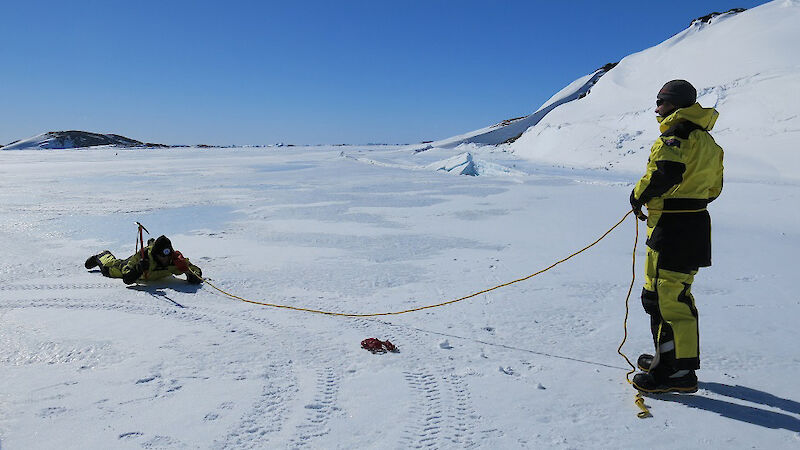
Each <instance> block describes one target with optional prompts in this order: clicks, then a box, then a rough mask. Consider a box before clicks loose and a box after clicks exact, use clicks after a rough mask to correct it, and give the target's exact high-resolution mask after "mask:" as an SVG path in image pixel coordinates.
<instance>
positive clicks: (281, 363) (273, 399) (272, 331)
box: [0, 284, 297, 448]
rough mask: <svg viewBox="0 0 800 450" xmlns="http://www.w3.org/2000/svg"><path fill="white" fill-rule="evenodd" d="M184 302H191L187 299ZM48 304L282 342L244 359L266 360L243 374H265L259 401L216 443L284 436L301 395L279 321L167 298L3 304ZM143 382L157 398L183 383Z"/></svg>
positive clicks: (237, 444)
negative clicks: (241, 317) (284, 354)
mask: <svg viewBox="0 0 800 450" xmlns="http://www.w3.org/2000/svg"><path fill="white" fill-rule="evenodd" d="M54 286H61V285H52V284H50V285H25V287H26V289H25V290H27V291H37V292H38V291H44V292H48V293H50V292H52V291H54V290H58V289H59V288H54ZM66 286H73V285H66ZM77 286H80V287H79V288H78V289H82V288H83V286H85V285H80V284H78V285H77ZM68 289H69V288H67V289H63V288H62V289H61V290H68ZM137 297H138V296H137ZM181 300H182V301H185V302H186V303H189V302H188V301H186V300H183V299H181ZM43 308H44V309H65V310H74V311H117V312H124V313H132V314H143V315H149V316H155V317H160V318H166V319H168V320H177V321H181V322H185V323H191V324H203V325H205V326H210V327H212V328H215V329H216V330H217V332H218V333H219V335H220V336H223V337H225V338H226V339H229V338H230V337H232V336H236V337H235V338H234V339H237V340H247V341H250V340H253V339H258V340H260V341H269V342H272V343H274V344H277V345H275V346H274V347H272V348H270V347H265V348H264V349H263V352H260V354H259V355H258V356H257V357H256V358H254V359H256V361H246V362H244V361H243V364H244V363H248V364H256V365H260V364H258V361H259V360H260V361H262V362H264V363H265V364H263V365H262V367H260V368H258V369H250V368H246V369H243V370H242V371H243V374H242V375H241V376H242V377H257V378H261V379H262V380H263V386H262V390H261V394H260V395H259V396H258V398H256V399H255V400H254V401H253V404H252V405H251V406H250V407H249V408H247V412H246V413H244V414H243V415H242V416H241V417H240V419H239V420H238V421H237V423H236V424H235V425H234V426H233V427H232V428H230V429H229V430H228V431H227V432H224V433H223V434H222V435H220V437H219V438H217V439H216V440H215V444H216V445H218V446H220V447H222V448H263V447H264V445H265V443H268V442H270V438H271V437H272V436H274V435H276V434H278V433H279V432H280V431H281V430H282V426H283V424H284V422H285V420H286V417H287V415H288V412H287V406H288V405H289V404H290V401H291V399H292V398H293V397H294V396H295V395H296V391H297V387H296V379H295V376H294V366H293V364H287V363H286V360H284V359H282V358H281V357H280V355H277V354H276V353H277V350H275V349H276V348H281V346H282V345H283V344H284V343H283V342H280V341H281V339H280V337H279V336H280V335H281V333H280V331H279V329H278V327H277V325H275V324H273V323H269V322H268V321H264V320H260V321H258V322H257V323H250V321H246V320H239V319H237V318H235V317H234V318H233V319H232V318H231V316H230V315H229V313H228V312H226V311H224V310H215V309H214V308H209V307H204V306H196V305H191V307H189V308H177V307H174V306H171V305H170V304H169V303H166V302H158V301H147V300H146V299H143V298H136V299H134V300H121V301H104V300H97V299H86V298H78V297H74V296H73V297H70V296H64V297H44V298H27V299H15V300H11V301H4V302H2V303H0V311H2V310H6V311H7V310H9V309H43ZM254 325H256V326H254ZM234 331H235V333H234ZM276 341H278V342H276ZM64 353H66V354H67V355H72V356H71V358H72V359H71V360H69V361H67V360H64V361H61V360H59V361H57V362H70V361H72V360H75V359H76V358H81V357H82V356H81V355H84V354H90V353H91V352H80V351H67V352H64ZM62 359H63V357H62ZM45 362H46V361H45ZM154 381H155V382H154ZM139 382H141V383H143V384H144V383H147V385H148V386H152V388H151V390H152V389H155V391H154V393H153V396H154V397H152V398H157V397H163V396H164V395H165V393H169V392H175V391H178V390H179V389H180V384H175V380H163V379H160V377H158V376H155V377H153V376H150V377H143V378H141V379H140V380H139V381H137V383H139ZM151 383H152V384H151ZM162 385H163V386H162ZM162 391H163V392H162ZM133 401H135V402H140V401H148V398H143V399H135V400H133ZM234 401H235V400H234V399H232V400H231V401H226V402H222V403H220V406H219V407H218V408H216V410H214V411H209V412H208V413H206V414H205V416H204V420H206V421H213V420H217V419H218V418H219V417H220V416H221V415H222V414H226V413H228V412H229V410H231V409H233V405H234ZM239 401H240V400H239ZM105 408H107V407H106V406H104V409H105ZM119 436H120V439H123V436H124V439H125V440H131V439H134V438H135V439H139V438H141V442H140V445H142V446H143V447H148V446H151V445H152V444H153V443H154V442H155V441H153V439H157V438H158V439H157V440H158V442H160V443H161V444H164V445H161V448H176V447H177V448H182V447H186V446H187V445H189V446H191V445H190V444H189V443H187V442H181V441H180V440H178V439H177V438H175V437H173V436H154V435H152V434H149V433H146V432H144V431H142V430H135V431H132V430H125V431H120V433H119ZM159 445H160V444H159Z"/></svg>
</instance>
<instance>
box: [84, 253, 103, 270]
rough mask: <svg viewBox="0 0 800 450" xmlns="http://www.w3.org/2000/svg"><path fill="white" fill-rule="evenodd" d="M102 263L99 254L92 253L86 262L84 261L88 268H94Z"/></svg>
mask: <svg viewBox="0 0 800 450" xmlns="http://www.w3.org/2000/svg"><path fill="white" fill-rule="evenodd" d="M99 265H100V261H98V260H97V255H92V256H90V257H88V258H86V262H85V263H83V266H84V267H86V268H87V269H94V268H95V267H97V266H99Z"/></svg>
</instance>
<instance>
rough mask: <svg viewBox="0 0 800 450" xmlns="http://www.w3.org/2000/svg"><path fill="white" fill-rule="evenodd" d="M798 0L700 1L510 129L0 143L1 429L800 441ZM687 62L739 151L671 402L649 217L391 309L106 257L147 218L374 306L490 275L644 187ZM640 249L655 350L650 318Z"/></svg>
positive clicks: (189, 438)
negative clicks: (292, 139) (32, 145)
mask: <svg viewBox="0 0 800 450" xmlns="http://www.w3.org/2000/svg"><path fill="white" fill-rule="evenodd" d="M798 11H800V3H799V2H797V1H787V0H781V1H776V2H772V3H769V4H767V5H764V6H761V7H759V8H755V9H753V10H751V11H747V12H745V13H742V14H738V15H732V16H723V17H719V18H715V19H714V20H712V22H711V23H710V24H695V25H692V27H690V29H688V30H687V31H685V32H683V33H680V34H678V35H676V36H675V37H673V38H671V39H669V40H667V41H666V42H664V43H663V44H661V45H659V46H656V47H654V48H652V49H648V50H645V51H643V52H640V53H637V54H635V55H631V56H629V57H628V58H625V59H624V60H623V61H622V62H621V63H620V64H619V65H618V66H617V67H615V68H614V69H612V70H611V71H610V72H608V73H607V74H606V75H604V76H603V77H602V78H600V79H599V81H598V82H597V84H596V85H595V86H594V87H593V88H592V90H591V93H590V94H589V95H588V96H586V97H584V98H582V99H580V100H574V101H570V102H567V103H564V104H562V105H560V106H558V107H556V108H555V109H553V110H552V111H551V112H549V113H548V114H547V115H546V116H544V118H543V119H542V120H541V121H540V122H538V123H537V124H536V125H535V126H533V127H532V128H530V129H529V130H528V132H527V133H525V134H524V135H523V136H522V137H521V138H520V139H519V140H518V141H516V142H515V143H514V144H510V145H509V144H506V145H500V146H482V145H479V144H478V143H476V142H469V141H463V142H460V143H458V144H456V145H455V146H447V148H445V146H436V145H431V146H428V147H426V148H425V149H424V150H423V151H419V150H422V149H421V148H419V147H420V146H396V147H391V146H375V147H358V148H354V147H344V148H342V147H284V148H272V149H263V148H262V149H256V148H231V149H200V148H184V149H157V150H127V149H118V148H114V147H107V148H95V149H89V150H82V151H78V152H76V151H70V150H48V151H38V150H20V151H14V152H0V180H2V181H0V183H1V184H0V211H2V214H0V244H2V248H3V250H4V251H3V256H4V258H2V259H0V378H2V379H3V380H4V382H3V383H2V384H0V448H3V449H17V448H19V449H39V448H42V449H52V448H58V449H62V448H63V449H71V448H75V449H86V448H97V449H101V448H102V449H105V448H142V447H144V448H170V449H172V448H175V449H177V448H301V447H302V448H326V449H327V448H341V449H352V448H358V449H362V448H380V449H383V448H400V449H407V448H502V449H513V448H642V447H643V446H644V447H646V448H665V449H666V448H675V447H680V448H770V449H772V448H798V447H799V446H800V380H798V378H797V377H795V376H794V373H795V372H796V371H797V367H798V365H799V364H800V351H798V348H797V338H796V335H797V333H796V331H795V329H796V324H797V321H798V317H799V316H800V294H798V290H797V288H796V286H795V284H796V283H795V282H794V276H793V275H792V273H794V272H795V267H796V254H797V250H798V248H800V232H798V230H800V212H798V209H797V207H796V205H798V204H799V203H800V170H798V167H799V166H800V164H798V162H800V161H798V157H797V152H796V150H795V146H794V141H796V138H797V130H798V129H800V126H798V120H800V119H798V116H797V115H796V105H797V104H798V102H797V95H798V94H797V92H798V89H796V87H797V86H798V82H800V75H798V74H799V73H800V70H798V68H800V60H798V56H797V51H796V43H797V42H800V39H799V38H800V36H798V30H800V26H798V24H800V15H799V14H800V13H798ZM733 55H735V58H734V57H733ZM678 77H680V78H687V79H690V80H691V81H692V82H693V83H695V85H696V86H698V88H699V89H700V91H701V93H702V98H701V103H702V104H703V105H704V106H711V105H716V107H717V108H718V109H719V110H720V113H721V115H720V119H719V122H718V124H717V127H718V128H717V129H716V130H715V132H714V136H715V137H716V138H717V140H718V142H720V143H721V144H722V145H723V147H724V148H725V150H726V180H725V190H724V191H723V193H722V196H721V197H720V198H719V199H718V200H716V201H715V202H714V203H713V204H712V205H711V207H710V210H711V213H712V216H713V220H714V225H713V229H714V232H713V238H714V241H713V242H714V244H713V246H714V255H713V257H714V266H713V267H711V268H707V269H703V270H701V271H700V274H699V275H698V276H697V279H696V282H695V284H694V286H693V293H694V294H695V296H696V299H697V302H698V308H699V311H700V317H701V322H700V326H701V351H702V354H701V358H702V369H701V370H700V371H699V372H698V376H699V378H700V381H701V383H700V391H699V392H698V393H696V394H693V395H674V396H672V395H667V396H659V397H657V398H648V399H647V400H646V404H647V405H648V406H649V407H650V408H651V411H652V413H653V417H652V418H650V419H639V418H637V417H636V412H637V411H638V410H637V409H636V408H635V406H634V404H633V390H632V389H631V387H630V386H629V385H628V384H627V383H626V382H625V373H626V363H625V362H624V360H623V359H622V358H621V357H620V356H619V355H617V353H616V349H617V346H618V345H619V343H620V341H621V339H622V335H623V329H622V321H623V317H624V316H625V305H624V297H625V293H626V291H627V289H628V284H629V282H630V270H631V269H630V268H631V248H632V245H633V233H634V229H633V226H634V225H633V223H634V222H633V220H632V219H628V221H627V222H626V223H624V224H623V225H622V226H621V227H620V228H619V229H618V230H616V231H615V232H614V233H612V234H611V235H610V236H609V237H607V238H606V239H605V240H603V241H602V242H601V243H600V244H598V245H597V246H595V247H593V248H592V249H591V250H589V251H588V252H586V253H584V254H582V255H579V256H577V257H575V258H574V259H571V260H570V261H568V262H566V263H565V264H563V265H560V266H558V267H556V268H555V269H553V270H552V271H549V272H547V273H545V274H543V275H540V276H539V277H536V278H534V279H531V280H528V281H526V282H522V283H518V284H515V285H513V286H510V287H506V288H503V289H500V290H496V291H492V292H489V293H486V294H482V295H480V296H478V297H475V298H472V299H469V300H466V301H463V302H460V303H456V304H452V305H449V306H445V307H441V308H436V309H429V310H425V311H421V312H415V313H410V314H405V315H397V316H383V317H379V318H343V317H331V316H322V315H315V314H309V313H302V312H295V311H288V310H282V309H273V308H267V307H261V306H257V305H252V304H247V303H243V302H239V301H236V300H232V299H230V298H227V297H224V296H221V295H219V294H218V293H216V292H215V291H214V290H213V289H211V288H210V287H209V286H208V285H204V286H200V287H197V286H191V285H188V284H186V283H185V282H184V281H183V280H180V279H174V280H167V281H162V282H153V283H149V284H141V285H135V286H131V287H126V286H125V285H124V284H123V283H122V282H121V281H120V280H112V279H108V278H103V277H102V276H101V275H100V274H99V272H97V271H96V270H93V271H87V270H85V269H84V268H83V266H82V265H83V261H84V260H85V259H86V257H87V256H89V255H91V254H93V253H97V252H99V251H101V250H103V249H109V250H111V251H113V252H114V253H115V254H116V255H118V256H121V257H125V256H128V255H129V254H131V253H132V252H133V251H134V238H135V231H136V228H135V226H134V225H133V221H135V220H138V221H141V222H143V223H144V224H145V225H146V226H147V227H148V228H149V229H150V231H151V232H152V233H153V234H154V235H156V236H157V235H159V234H166V235H168V236H169V237H170V238H171V239H172V242H173V244H174V246H175V247H176V248H177V249H179V250H181V251H182V252H183V253H184V254H185V255H186V256H187V257H189V258H190V259H191V260H192V262H194V263H195V264H197V265H198V266H200V267H201V268H202V269H203V272H204V275H206V276H208V277H210V279H211V280H212V282H214V283H215V284H217V285H219V286H220V287H222V288H223V289H226V290H228V291H230V292H232V293H234V294H237V295H239V296H242V297H245V298H248V299H252V300H257V301H266V302H271V303H279V304H287V305H294V306H298V307H305V308H313V309H325V310H331V311H341V312H347V313H369V312H388V311H398V310H403V309H408V308H413V307H417V306H421V305H426V304H432V303H438V302H441V301H444V300H449V299H453V298H457V297H461V296H463V295H467V294H470V293H473V292H477V291H480V290H483V289H486V288H488V287H491V286H495V285H497V284H500V283H502V282H506V281H510V280H513V279H517V278H519V277H522V276H526V275H528V274H530V273H533V272H535V271H538V270H539V269H541V268H544V267H546V266H548V265H549V264H551V263H552V262H554V261H556V260H559V259H561V258H563V257H565V256H567V255H568V254H570V253H572V252H573V251H575V250H577V249H579V248H582V247H583V246H585V245H586V244H588V243H590V242H592V241H593V240H594V239H596V238H597V237H599V236H600V235H601V234H602V233H603V232H605V231H606V230H607V229H608V228H609V227H610V226H611V225H612V224H614V223H615V222H616V221H617V220H619V218H621V217H622V216H623V215H624V214H625V213H626V211H627V210H628V208H629V206H628V194H629V192H630V189H631V187H632V185H633V183H634V182H635V181H636V180H637V179H638V177H639V176H640V175H641V171H642V170H643V168H644V165H645V162H646V159H647V150H648V149H649V146H650V144H651V142H652V141H653V140H654V139H655V138H656V137H657V136H658V131H657V125H656V122H655V120H654V118H653V116H654V114H653V112H652V105H651V103H652V98H653V97H654V93H655V92H656V91H657V89H658V88H659V87H660V86H661V84H663V82H664V81H666V80H668V79H670V78H678ZM578 84H580V83H577V84H575V83H573V85H574V86H577V85H578ZM565 89H566V88H565ZM570 89H571V88H570ZM570 89H566V90H570ZM562 93H564V91H562ZM556 97H558V98H564V97H563V96H561V95H560V94H557V95H556V96H554V99H556ZM468 167H469V168H470V170H469V171H468V172H470V174H472V175H478V176H458V175H457V174H458V173H461V172H463V171H464V170H465V169H467V168H468ZM640 230H641V231H643V228H642V226H640ZM643 249H644V247H643V244H642V243H640V245H639V249H638V252H637V258H638V263H637V265H636V269H637V272H639V274H638V277H637V280H636V287H635V288H634V294H633V296H632V297H633V298H632V299H631V304H630V307H631V309H630V318H629V321H628V331H629V338H628V343H627V344H626V346H625V348H624V351H625V352H626V353H627V354H628V356H630V357H631V358H635V357H636V356H637V355H638V354H639V353H640V352H643V351H648V350H650V348H651V347H652V343H651V340H650V337H649V336H650V332H649V320H648V317H647V316H646V315H645V313H644V312H643V311H642V309H641V306H640V304H639V300H638V292H639V289H640V286H641V283H642V279H641V278H642V277H641V264H642V258H643V253H644V252H643ZM368 337H377V338H379V339H382V340H385V339H388V340H390V341H391V342H392V343H394V344H395V345H396V346H397V347H398V348H399V349H400V353H387V354H380V355H373V354H371V353H369V352H367V351H365V350H362V349H361V348H360V347H359V343H360V342H361V340H363V339H365V338H368Z"/></svg>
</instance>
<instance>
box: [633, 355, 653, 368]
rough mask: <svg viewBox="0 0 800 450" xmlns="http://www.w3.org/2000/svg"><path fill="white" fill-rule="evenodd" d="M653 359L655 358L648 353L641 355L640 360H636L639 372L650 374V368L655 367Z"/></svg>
mask: <svg viewBox="0 0 800 450" xmlns="http://www.w3.org/2000/svg"><path fill="white" fill-rule="evenodd" d="M653 358H655V357H654V356H653V355H650V354H648V353H642V354H641V355H639V359H637V360H636V365H637V366H639V370H641V371H644V372H649V371H650V366H652V365H653Z"/></svg>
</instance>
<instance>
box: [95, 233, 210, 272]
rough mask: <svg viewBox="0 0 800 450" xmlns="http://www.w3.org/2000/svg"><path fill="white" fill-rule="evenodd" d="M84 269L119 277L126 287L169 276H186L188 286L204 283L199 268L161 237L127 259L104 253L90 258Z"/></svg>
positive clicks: (108, 252)
mask: <svg viewBox="0 0 800 450" xmlns="http://www.w3.org/2000/svg"><path fill="white" fill-rule="evenodd" d="M84 266H85V267H86V268H87V269H92V268H94V267H98V266H100V272H101V273H102V274H103V275H104V276H107V277H110V278H122V281H123V282H124V283H125V284H132V283H135V282H137V281H139V280H142V281H146V280H158V279H161V278H164V277H168V276H170V275H180V274H182V273H185V274H186V281H187V282H189V283H191V284H200V283H202V282H203V280H202V278H199V277H202V276H203V272H202V271H201V270H200V268H199V267H197V266H195V265H194V264H192V263H190V262H189V260H188V259H186V258H184V257H183V255H182V254H181V252H179V251H177V250H175V249H174V248H172V242H170V240H169V239H168V238H167V237H166V236H164V235H161V236H159V237H158V239H156V240H153V239H150V240H149V241H148V242H147V247H145V248H144V250H143V251H142V252H136V253H134V254H133V255H131V256H129V257H128V258H127V259H117V258H115V257H114V255H112V254H111V252H110V251H108V250H106V251H104V252H102V253H99V254H97V255H92V256H90V257H89V258H88V259H87V260H86V263H85V264H84Z"/></svg>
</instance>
